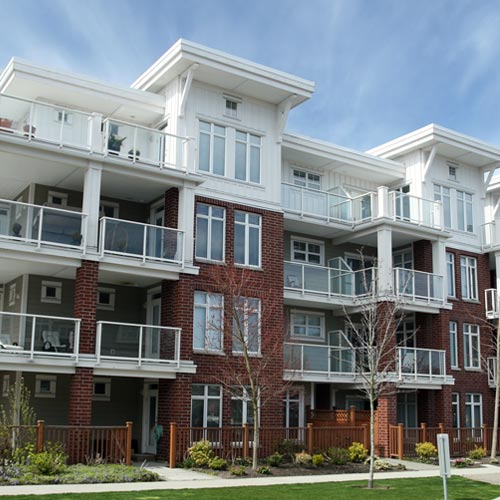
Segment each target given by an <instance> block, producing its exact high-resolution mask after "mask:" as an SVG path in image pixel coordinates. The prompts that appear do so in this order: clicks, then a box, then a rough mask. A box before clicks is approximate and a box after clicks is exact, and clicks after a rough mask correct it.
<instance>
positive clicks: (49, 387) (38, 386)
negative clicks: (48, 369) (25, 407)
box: [35, 375, 57, 398]
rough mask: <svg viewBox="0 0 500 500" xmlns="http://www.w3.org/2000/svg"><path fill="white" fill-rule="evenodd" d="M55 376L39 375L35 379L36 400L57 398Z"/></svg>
mask: <svg viewBox="0 0 500 500" xmlns="http://www.w3.org/2000/svg"><path fill="white" fill-rule="evenodd" d="M56 382H57V377H56V376H55V375H37V376H36V379H35V397H36V398H55V397H56Z"/></svg>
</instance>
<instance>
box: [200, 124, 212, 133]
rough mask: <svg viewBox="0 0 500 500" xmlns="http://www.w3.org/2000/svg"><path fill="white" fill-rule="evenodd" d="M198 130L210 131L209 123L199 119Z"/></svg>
mask: <svg viewBox="0 0 500 500" xmlns="http://www.w3.org/2000/svg"><path fill="white" fill-rule="evenodd" d="M200 130H204V131H206V132H210V123H207V122H201V121H200Z"/></svg>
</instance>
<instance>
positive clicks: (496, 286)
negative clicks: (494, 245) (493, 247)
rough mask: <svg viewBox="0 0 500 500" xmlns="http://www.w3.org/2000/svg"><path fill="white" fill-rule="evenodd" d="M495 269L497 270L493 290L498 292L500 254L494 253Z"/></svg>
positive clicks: (499, 283) (499, 286)
mask: <svg viewBox="0 0 500 500" xmlns="http://www.w3.org/2000/svg"><path fill="white" fill-rule="evenodd" d="M495 269H496V270H497V272H496V276H497V279H496V283H495V288H496V289H497V291H498V290H500V252H495Z"/></svg>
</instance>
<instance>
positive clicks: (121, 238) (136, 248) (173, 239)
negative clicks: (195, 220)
mask: <svg viewBox="0 0 500 500" xmlns="http://www.w3.org/2000/svg"><path fill="white" fill-rule="evenodd" d="M183 243H184V232H183V231H180V230H178V229H170V228H168V227H162V226H154V225H152V224H145V223H142V222H133V221H128V220H121V219H113V218H111V217H102V218H101V220H100V241H99V246H100V252H101V255H102V256H104V255H120V256H124V257H133V258H137V259H140V260H141V261H142V262H143V263H144V262H148V261H156V262H172V263H175V264H180V265H182V264H183V262H184V255H183V253H184V244H183Z"/></svg>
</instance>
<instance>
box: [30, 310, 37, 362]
mask: <svg viewBox="0 0 500 500" xmlns="http://www.w3.org/2000/svg"><path fill="white" fill-rule="evenodd" d="M32 319H33V321H32V323H31V342H30V359H31V360H33V358H34V356H35V333H36V316H32Z"/></svg>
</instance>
